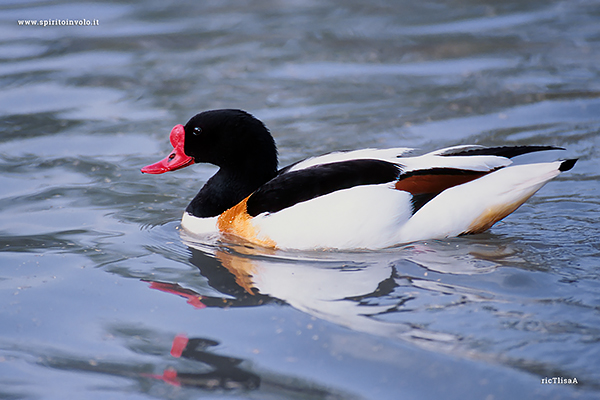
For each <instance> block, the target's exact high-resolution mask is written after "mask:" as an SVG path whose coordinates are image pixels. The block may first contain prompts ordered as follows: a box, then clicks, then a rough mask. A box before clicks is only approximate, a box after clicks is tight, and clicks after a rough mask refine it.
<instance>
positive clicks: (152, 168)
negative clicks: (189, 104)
mask: <svg viewBox="0 0 600 400" xmlns="http://www.w3.org/2000/svg"><path fill="white" fill-rule="evenodd" d="M169 138H170V140H171V144H172V145H173V151H172V152H171V154H169V155H168V156H167V157H166V158H164V159H163V160H160V161H159V162H157V163H154V164H151V165H147V166H145V167H144V168H142V172H143V173H145V174H162V173H165V172H167V171H175V170H176V169H180V168H184V167H187V166H188V165H192V164H193V163H194V159H193V158H192V157H190V156H188V155H186V154H185V152H184V151H183V144H184V141H185V130H184V128H183V125H181V124H180V125H175V127H174V128H173V129H172V130H171V136H170V137H169Z"/></svg>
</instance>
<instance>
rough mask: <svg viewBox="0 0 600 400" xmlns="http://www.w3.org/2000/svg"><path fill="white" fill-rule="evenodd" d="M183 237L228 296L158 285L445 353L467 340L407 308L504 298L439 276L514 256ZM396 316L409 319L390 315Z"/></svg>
mask: <svg viewBox="0 0 600 400" xmlns="http://www.w3.org/2000/svg"><path fill="white" fill-rule="evenodd" d="M181 235H182V239H183V241H184V243H185V244H186V245H187V246H188V247H189V250H190V251H191V258H190V261H191V263H192V264H193V265H194V266H196V267H197V268H198V269H199V270H200V272H201V274H202V275H203V276H204V277H206V278H207V279H208V282H209V284H210V286H211V287H212V288H213V289H215V290H217V291H218V292H219V293H221V294H222V296H213V295H203V294H201V293H197V292H196V291H194V290H192V289H189V288H185V287H183V286H181V285H179V284H178V283H171V282H164V281H151V280H148V282H150V287H151V288H153V289H157V290H161V291H163V292H167V293H172V294H176V295H178V296H181V297H184V298H186V299H187V302H188V303H189V304H191V305H192V306H193V307H195V308H198V309H201V308H204V307H219V308H226V307H240V306H259V305H263V304H266V303H270V302H274V301H275V302H284V303H286V304H289V305H290V306H292V307H294V308H296V309H297V310H300V311H303V312H305V313H307V314H309V315H311V316H314V317H317V318H320V319H323V320H326V321H329V322H333V323H335V324H338V325H340V326H344V327H347V328H350V329H353V330H355V331H359V332H366V333H371V334H375V335H378V336H384V337H390V338H400V339H403V340H407V341H410V342H413V343H417V344H418V345H420V346H424V347H435V348H436V349H437V350H441V351H452V350H453V349H454V348H455V347H456V346H457V345H458V343H459V342H460V341H461V339H462V338H461V337H460V336H457V335H454V334H450V333H445V332H442V331H436V330H433V329H428V328H427V324H422V323H415V322H413V321H411V315H410V313H408V314H407V312H411V311H420V310H421V309H422V307H423V305H422V304H421V303H422V302H423V300H422V299H421V297H422V296H421V294H422V293H431V294H433V295H434V296H438V295H442V296H445V297H447V302H448V304H444V300H442V304H438V305H426V306H425V307H435V306H438V307H446V306H451V305H452V304H454V303H459V302H466V301H468V302H486V301H491V300H498V295H496V294H492V293H490V292H487V291H486V290H481V289H474V288H469V287H465V286H463V285H460V284H455V283H451V282H441V279H440V278H439V276H440V274H454V275H471V274H482V273H486V272H490V271H492V270H494V269H495V268H497V267H498V265H499V264H498V263H497V261H494V260H501V259H502V258H506V257H511V256H513V252H512V251H510V250H508V249H506V248H503V247H502V246H494V247H493V249H494V250H490V249H489V248H486V246H484V245H481V246H476V245H473V246H469V247H466V248H465V247H460V246H458V245H457V246H456V247H453V248H450V249H448V248H444V247H441V248H437V249H436V248H434V247H433V246H428V245H427V243H422V244H413V245H408V246H404V247H402V248H397V249H392V250H390V251H389V253H388V254H384V256H383V257H382V254H381V252H377V253H369V252H355V253H335V252H323V253H316V254H315V253H314V252H312V253H303V252H282V251H275V250H270V249H263V248H258V247H253V246H249V245H247V244H245V243H239V242H238V243H233V244H228V245H223V244H222V243H218V242H213V243H212V244H207V243H203V242H199V241H198V240H197V239H196V238H194V237H191V236H189V235H187V234H186V233H185V232H182V233H181ZM349 260H351V261H349ZM429 273H431V275H432V276H431V277H430V276H428V274H429ZM392 314H395V315H402V316H404V317H406V318H396V319H395V320H394V318H387V316H388V315H392Z"/></svg>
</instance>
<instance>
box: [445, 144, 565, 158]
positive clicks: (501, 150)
mask: <svg viewBox="0 0 600 400" xmlns="http://www.w3.org/2000/svg"><path fill="white" fill-rule="evenodd" d="M546 150H564V148H562V147H555V146H500V147H475V148H469V149H466V150H461V149H457V150H455V151H449V152H448V153H443V154H440V155H441V156H448V157H453V156H499V157H506V158H513V157H516V156H520V155H522V154H527V153H533V152H536V151H546Z"/></svg>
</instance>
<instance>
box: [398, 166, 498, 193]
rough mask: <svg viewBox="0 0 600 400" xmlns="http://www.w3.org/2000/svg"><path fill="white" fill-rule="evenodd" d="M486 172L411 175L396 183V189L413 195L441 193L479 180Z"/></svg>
mask: <svg viewBox="0 0 600 400" xmlns="http://www.w3.org/2000/svg"><path fill="white" fill-rule="evenodd" d="M487 173H488V171H486V172H481V173H473V174H456V175H452V174H431V175H411V176H408V177H406V178H404V179H400V180H399V181H398V182H396V189H398V190H403V191H405V192H409V193H411V194H413V195H415V194H423V193H441V192H443V191H444V190H446V189H448V188H451V187H453V186H458V185H462V184H463V183H467V182H470V181H472V180H475V179H477V178H481V177H482V176H484V175H485V174H487Z"/></svg>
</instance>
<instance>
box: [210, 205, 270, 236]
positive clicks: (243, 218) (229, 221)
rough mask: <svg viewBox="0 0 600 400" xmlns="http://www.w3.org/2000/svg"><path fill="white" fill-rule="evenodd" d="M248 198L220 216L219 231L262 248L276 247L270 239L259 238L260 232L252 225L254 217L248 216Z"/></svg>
mask: <svg viewBox="0 0 600 400" xmlns="http://www.w3.org/2000/svg"><path fill="white" fill-rule="evenodd" d="M248 197H250V196H248ZM248 197H246V198H245V199H244V200H242V201H241V202H239V203H238V204H237V205H235V206H233V207H231V208H230V209H229V210H226V211H225V212H223V213H222V214H221V215H219V219H218V221H217V227H218V228H219V231H221V232H222V233H224V234H230V235H235V236H238V237H241V238H243V239H245V240H247V241H249V242H252V243H255V244H258V245H260V246H265V247H276V243H275V242H274V241H273V240H271V239H270V238H267V237H262V238H259V237H258V232H257V231H256V228H255V227H254V225H253V224H252V217H251V216H250V214H248V209H247V202H248Z"/></svg>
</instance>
